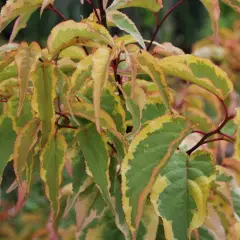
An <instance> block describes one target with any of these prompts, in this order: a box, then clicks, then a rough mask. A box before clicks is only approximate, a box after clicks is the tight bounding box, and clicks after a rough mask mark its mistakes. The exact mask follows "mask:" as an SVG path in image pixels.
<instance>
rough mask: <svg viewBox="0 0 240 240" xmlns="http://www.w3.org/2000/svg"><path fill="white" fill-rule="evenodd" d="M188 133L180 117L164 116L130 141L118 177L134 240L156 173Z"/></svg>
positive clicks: (189, 129)
mask: <svg viewBox="0 0 240 240" xmlns="http://www.w3.org/2000/svg"><path fill="white" fill-rule="evenodd" d="M190 132H191V127H190V125H189V124H188V123H187V122H186V121H185V119H184V118H183V117H179V116H171V115H164V116H161V117H159V118H157V119H154V120H152V121H150V122H148V123H147V124H146V126H145V127H144V128H143V129H142V130H141V131H140V132H139V133H138V134H137V135H136V136H135V138H134V139H133V140H132V142H131V144H130V146H129V150H128V153H127V155H126V156H125V158H124V160H123V163H122V172H121V174H122V192H123V209H124V212H125V216H126V220H127V223H128V226H129V228H130V230H131V232H132V235H133V238H134V239H136V231H137V230H138V227H139V224H140V220H141V216H142V212H143V207H144V203H145V200H146V198H147V196H148V194H149V193H150V191H151V187H152V186H153V184H154V182H155V180H156V178H157V174H158V172H159V170H160V169H161V168H162V167H163V166H164V165H165V164H167V162H168V160H169V158H170V157H171V156H172V154H173V153H174V151H175V150H176V149H177V147H178V146H179V144H180V143H181V141H182V140H183V139H184V138H185V137H186V136H187V135H188V134H189V133H190Z"/></svg>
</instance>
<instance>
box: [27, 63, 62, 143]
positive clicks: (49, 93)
mask: <svg viewBox="0 0 240 240" xmlns="http://www.w3.org/2000/svg"><path fill="white" fill-rule="evenodd" d="M31 79H32V82H33V87H34V92H33V97H32V108H33V109H34V111H35V112H36V113H37V116H38V117H39V119H40V120H41V131H42V139H41V146H42V147H43V146H44V145H45V144H46V142H47V139H48V137H49V135H51V134H54V131H55V118H56V116H55V111H54V99H55V97H56V92H55V89H56V83H57V80H56V75H55V65H54V64H53V63H50V62H44V63H41V64H39V66H38V68H37V69H36V71H34V72H33V73H32V75H31Z"/></svg>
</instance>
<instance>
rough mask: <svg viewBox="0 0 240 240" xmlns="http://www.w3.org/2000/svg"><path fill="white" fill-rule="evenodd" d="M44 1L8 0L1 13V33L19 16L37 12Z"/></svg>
mask: <svg viewBox="0 0 240 240" xmlns="http://www.w3.org/2000/svg"><path fill="white" fill-rule="evenodd" d="M41 4H42V0H8V1H7V2H6V4H5V5H4V6H3V7H2V9H1V13H0V32H2V30H3V29H4V28H5V27H6V26H7V25H8V24H9V23H10V22H11V21H12V20H14V19H15V18H16V17H17V16H19V15H21V14H22V13H25V12H26V11H30V10H31V11H35V10H36V9H37V8H38V7H40V6H41Z"/></svg>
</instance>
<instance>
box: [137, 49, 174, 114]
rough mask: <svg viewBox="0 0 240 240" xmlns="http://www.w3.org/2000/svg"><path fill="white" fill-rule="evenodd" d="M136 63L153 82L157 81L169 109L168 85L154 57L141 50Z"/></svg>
mask: <svg viewBox="0 0 240 240" xmlns="http://www.w3.org/2000/svg"><path fill="white" fill-rule="evenodd" d="M138 63H139V65H140V67H141V69H142V70H143V71H144V72H145V73H146V74H148V75H149V76H150V77H151V79H152V80H153V81H154V82H155V83H157V85H158V88H159V92H160V94H161V96H162V99H163V102H164V104H165V105H166V107H167V109H168V110H169V111H171V105H170V102H171V100H170V94H169V90H168V86H167V83H166V80H165V77H164V75H163V73H162V69H161V67H159V66H158V64H157V61H156V59H155V58H154V57H153V56H152V55H151V54H149V53H148V52H146V51H142V52H141V53H140V54H139V55H138Z"/></svg>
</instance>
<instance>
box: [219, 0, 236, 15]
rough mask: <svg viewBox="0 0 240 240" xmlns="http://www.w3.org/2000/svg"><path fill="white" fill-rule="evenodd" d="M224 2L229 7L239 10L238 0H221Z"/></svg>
mask: <svg viewBox="0 0 240 240" xmlns="http://www.w3.org/2000/svg"><path fill="white" fill-rule="evenodd" d="M222 1H223V2H224V3H226V4H227V5H229V6H230V7H231V8H233V9H234V10H236V11H237V12H240V1H239V0H222Z"/></svg>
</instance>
